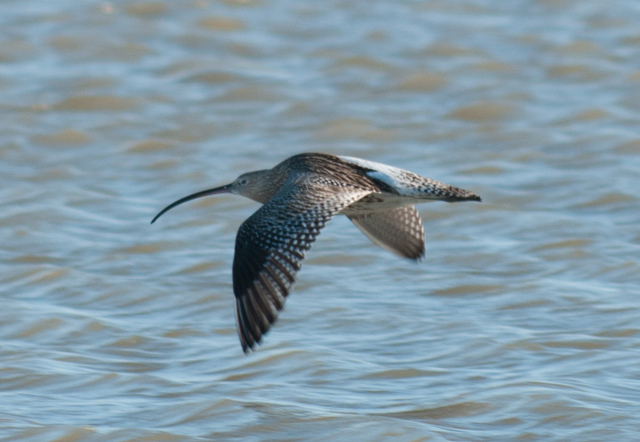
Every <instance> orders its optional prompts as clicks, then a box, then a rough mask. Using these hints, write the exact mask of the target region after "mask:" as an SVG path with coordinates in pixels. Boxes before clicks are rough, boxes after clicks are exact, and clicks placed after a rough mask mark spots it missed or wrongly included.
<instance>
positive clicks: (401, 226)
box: [349, 206, 424, 259]
mask: <svg viewBox="0 0 640 442" xmlns="http://www.w3.org/2000/svg"><path fill="white" fill-rule="evenodd" d="M349 219H350V220H351V221H353V223H354V224H355V225H356V226H358V228H359V229H360V230H362V232H363V233H364V234H365V235H367V236H368V237H369V238H370V239H371V241H373V242H374V243H375V244H377V245H379V246H380V247H382V248H383V249H386V250H389V251H390V252H393V253H395V254H396V255H400V256H403V257H405V258H410V259H418V258H421V257H422V256H424V228H423V227H422V219H420V214H419V213H418V211H417V210H416V208H415V207H413V206H405V207H399V208H397V209H389V210H381V211H379V212H369V213H361V214H356V215H349Z"/></svg>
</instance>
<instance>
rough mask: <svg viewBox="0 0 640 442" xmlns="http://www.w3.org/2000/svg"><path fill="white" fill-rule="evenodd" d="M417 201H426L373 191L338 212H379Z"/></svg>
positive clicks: (349, 213) (354, 213)
mask: <svg viewBox="0 0 640 442" xmlns="http://www.w3.org/2000/svg"><path fill="white" fill-rule="evenodd" d="M418 202H426V201H419V200H417V198H411V197H406V196H401V195H393V194H385V193H374V194H370V195H367V196H365V197H364V198H362V199H360V200H358V201H356V202H355V203H353V204H351V205H350V206H348V207H346V208H345V209H343V210H342V211H341V212H340V213H342V214H344V215H357V214H362V213H371V212H379V211H381V210H389V209H397V208H398V207H404V206H412V205H414V204H416V203H418Z"/></svg>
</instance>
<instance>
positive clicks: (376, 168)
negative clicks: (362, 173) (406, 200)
mask: <svg viewBox="0 0 640 442" xmlns="http://www.w3.org/2000/svg"><path fill="white" fill-rule="evenodd" d="M339 158H340V159H341V160H343V161H346V162H347V163H352V164H355V165H357V166H360V167H365V168H367V169H372V170H373V172H367V175H368V176H370V177H371V178H375V179H377V180H380V181H382V182H383V183H386V184H388V185H390V186H391V187H393V188H394V189H403V188H407V187H408V186H407V178H406V177H407V175H414V174H413V173H411V172H409V171H407V170H403V169H398V168H397V167H393V166H387V165H386V164H382V163H376V162H374V161H367V160H363V159H361V158H355V157H342V156H341V157H339Z"/></svg>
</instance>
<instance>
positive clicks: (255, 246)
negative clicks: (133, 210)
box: [151, 153, 482, 353]
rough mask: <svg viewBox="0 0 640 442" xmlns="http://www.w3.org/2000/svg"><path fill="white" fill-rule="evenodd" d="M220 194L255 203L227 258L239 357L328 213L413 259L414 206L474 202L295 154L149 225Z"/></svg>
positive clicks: (420, 234) (357, 165)
mask: <svg viewBox="0 0 640 442" xmlns="http://www.w3.org/2000/svg"><path fill="white" fill-rule="evenodd" d="M222 193H232V194H235V195H241V196H245V197H247V198H250V199H252V200H254V201H257V202H259V203H262V204H263V206H262V207H261V208H260V209H258V210H257V211H256V212H255V213H254V214H253V215H251V216H250V217H249V218H248V219H247V220H246V221H245V222H244V223H242V225H241V226H240V229H239V230H238V235H237V236H236V246H235V256H234V259H233V291H234V293H235V297H236V318H237V323H238V335H239V337H240V344H241V345H242V350H243V351H244V352H245V353H248V352H249V351H250V350H253V349H254V347H255V345H256V344H257V343H260V341H261V339H262V336H263V335H264V334H265V333H267V331H268V330H269V328H270V327H271V324H273V323H274V322H275V321H276V319H277V317H278V313H279V312H280V311H281V310H282V309H283V307H284V303H285V299H286V297H287V296H288V295H289V292H290V291H291V287H292V285H293V283H294V281H295V278H296V273H297V272H298V271H299V270H300V266H301V263H302V260H303V259H304V257H305V254H306V252H307V251H308V250H309V249H310V248H311V244H312V243H313V242H314V241H315V239H316V237H317V236H318V234H320V231H321V230H322V228H323V227H324V226H325V225H326V224H327V223H328V222H329V221H330V220H331V218H333V217H334V216H335V215H338V214H344V215H346V216H347V217H348V218H349V219H350V220H351V221H352V222H353V223H354V224H355V225H356V226H357V227H358V228H359V229H360V230H361V231H362V232H363V233H364V234H365V235H367V236H368V237H369V238H370V239H371V240H372V241H373V242H374V243H375V244H377V245H379V246H380V247H382V248H384V249H386V250H389V251H391V252H393V253H395V254H397V255H399V256H402V257H405V258H409V259H413V260H417V259H419V258H421V257H423V256H424V228H423V226H422V219H421V218H420V214H419V213H418V211H417V210H416V208H415V207H414V204H417V203H423V202H428V201H435V200H440V201H446V202H457V201H482V200H481V198H480V197H479V196H478V195H476V194H475V193H472V192H468V191H466V190H463V189H459V188H457V187H453V186H450V185H448V184H444V183H441V182H438V181H435V180H432V179H429V178H424V177H421V176H420V175H416V174H415V173H412V172H409V171H406V170H402V169H398V168H396V167H392V166H387V165H385V164H380V163H375V162H373V161H367V160H362V159H359V158H353V157H346V156H335V155H329V154H323V153H303V154H299V155H295V156H292V157H291V158H288V159H286V160H284V161H283V162H281V163H280V164H278V165H276V166H275V167H274V168H272V169H266V170H258V171H255V172H247V173H244V174H242V175H240V176H239V177H238V178H236V180H235V181H233V182H232V183H230V184H227V185H225V186H221V187H216V188H214V189H209V190H204V191H201V192H197V193H194V194H191V195H188V196H186V197H184V198H181V199H179V200H177V201H175V202H174V203H171V204H169V205H168V206H167V207H165V208H164V209H162V211H160V213H158V214H157V215H156V217H155V218H153V220H152V221H151V223H152V224H153V223H154V222H155V221H156V220H157V219H158V218H159V217H160V216H161V215H162V214H164V213H165V212H167V211H168V210H170V209H172V208H174V207H176V206H177V205H179V204H182V203H185V202H187V201H191V200H193V199H196V198H200V197H204V196H209V195H218V194H222Z"/></svg>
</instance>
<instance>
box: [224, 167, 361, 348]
mask: <svg viewBox="0 0 640 442" xmlns="http://www.w3.org/2000/svg"><path fill="white" fill-rule="evenodd" d="M369 193H371V190H366V189H361V188H355V187H345V186H341V185H340V183H337V182H335V181H333V180H331V179H328V178H325V177H321V176H308V175H305V176H297V177H296V176H294V177H291V178H289V180H288V181H287V182H286V183H285V184H284V185H283V186H282V188H281V189H280V190H279V191H278V192H277V193H276V194H275V195H274V196H273V198H271V200H269V202H267V203H266V204H265V205H264V206H262V207H261V208H260V209H259V210H258V211H257V212H256V213H254V214H253V215H252V216H251V217H249V219H247V220H246V221H245V222H244V223H243V224H242V225H241V226H240V230H238V236H237V237H236V251H235V257H234V260H233V291H234V293H235V295H236V315H237V319H238V334H239V336H240V343H241V344H242V349H243V350H244V352H245V353H246V352H248V351H249V350H250V349H252V348H253V347H254V346H255V344H256V343H259V342H260V340H261V339H262V335H264V334H265V333H266V332H267V331H268V330H269V327H270V326H271V324H273V323H274V322H275V321H276V319H277V316H278V312H279V311H280V310H282V308H283V307H284V302H285V298H286V297H287V295H288V294H289V292H290V291H291V286H292V285H293V283H294V281H295V277H296V273H297V272H298V270H300V265H301V262H302V260H303V259H304V257H305V252H306V251H307V250H309V249H310V248H311V244H312V243H313V242H314V241H315V239H316V237H317V236H318V234H319V233H320V230H321V229H322V228H323V227H324V226H325V225H326V223H327V222H329V220H331V218H332V217H333V216H335V215H336V214H337V213H339V212H340V211H341V210H342V209H344V208H345V207H347V206H349V205H350V204H352V203H353V202H355V201H357V200H359V199H360V198H362V197H364V196H366V195H368V194H369Z"/></svg>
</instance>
